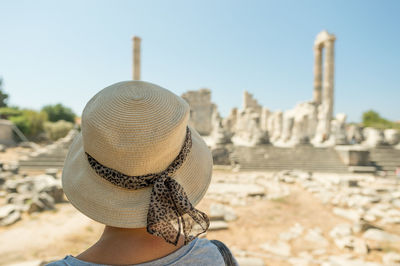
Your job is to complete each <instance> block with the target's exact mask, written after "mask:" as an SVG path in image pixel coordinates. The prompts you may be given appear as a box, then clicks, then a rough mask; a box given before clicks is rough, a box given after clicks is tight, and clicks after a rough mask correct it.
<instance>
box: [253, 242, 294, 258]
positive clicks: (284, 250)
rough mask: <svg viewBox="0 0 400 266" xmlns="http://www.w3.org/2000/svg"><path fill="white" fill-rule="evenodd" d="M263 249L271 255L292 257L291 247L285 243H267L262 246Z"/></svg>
mask: <svg viewBox="0 0 400 266" xmlns="http://www.w3.org/2000/svg"><path fill="white" fill-rule="evenodd" d="M260 248H261V249H263V250H265V251H268V252H270V253H273V254H276V255H280V256H285V257H289V256H290V255H291V247H290V245H289V244H288V243H286V242H283V241H278V242H275V243H272V242H266V243H264V244H262V245H261V246H260Z"/></svg>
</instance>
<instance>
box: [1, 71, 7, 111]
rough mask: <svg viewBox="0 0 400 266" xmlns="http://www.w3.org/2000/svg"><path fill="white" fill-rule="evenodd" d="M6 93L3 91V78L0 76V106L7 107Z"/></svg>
mask: <svg viewBox="0 0 400 266" xmlns="http://www.w3.org/2000/svg"><path fill="white" fill-rule="evenodd" d="M7 101H8V94H7V93H5V92H3V79H1V78H0V107H7Z"/></svg>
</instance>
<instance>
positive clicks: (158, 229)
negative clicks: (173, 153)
mask: <svg viewBox="0 0 400 266" xmlns="http://www.w3.org/2000/svg"><path fill="white" fill-rule="evenodd" d="M191 147H192V138H191V133H190V129H189V127H187V128H186V137H185V142H184V144H183V146H182V149H181V151H180V152H179V154H178V156H177V157H176V158H175V160H174V161H173V162H172V163H171V164H170V165H169V166H168V167H167V168H166V169H165V170H164V171H162V172H160V173H157V174H146V175H141V176H128V175H125V174H123V173H121V172H118V171H117V170H114V169H111V168H108V167H107V166H104V165H102V164H101V163H99V162H98V161H96V159H94V158H93V157H92V156H90V155H89V154H88V153H86V156H87V158H88V161H89V164H90V166H91V167H92V168H93V170H95V172H96V173H97V174H98V175H99V176H101V177H102V178H104V179H105V180H107V181H109V182H110V183H112V184H114V185H116V186H119V187H122V188H127V189H141V188H145V187H148V186H151V185H152V186H153V188H152V191H151V196H150V204H149V210H148V212H147V232H149V233H150V234H153V235H156V236H159V237H162V238H163V239H164V240H165V241H167V242H168V243H170V244H173V245H175V246H176V245H177V244H178V240H179V237H180V236H181V235H183V237H184V242H185V245H186V244H187V243H189V242H190V241H192V240H193V239H194V238H196V237H197V236H198V235H200V234H202V233H204V232H205V231H206V230H207V229H208V227H209V225H210V221H209V219H208V217H207V215H206V214H205V213H203V212H201V211H199V210H197V209H196V208H194V207H193V205H192V204H191V203H190V201H189V199H188V197H187V195H186V193H185V191H184V190H183V187H182V186H181V185H180V184H179V183H178V182H176V181H175V180H174V179H173V178H172V177H171V176H172V174H174V173H175V172H176V170H178V169H179V168H180V167H181V165H182V163H183V162H184V161H185V159H186V157H187V155H188V153H189V152H190V149H191Z"/></svg>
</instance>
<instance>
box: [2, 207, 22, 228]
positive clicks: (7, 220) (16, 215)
mask: <svg viewBox="0 0 400 266" xmlns="http://www.w3.org/2000/svg"><path fill="white" fill-rule="evenodd" d="M20 219H21V212H20V211H18V210H16V211H13V212H12V213H10V214H9V215H8V216H6V217H4V218H3V219H1V220H0V226H8V225H12V224H14V223H16V222H17V221H19V220H20Z"/></svg>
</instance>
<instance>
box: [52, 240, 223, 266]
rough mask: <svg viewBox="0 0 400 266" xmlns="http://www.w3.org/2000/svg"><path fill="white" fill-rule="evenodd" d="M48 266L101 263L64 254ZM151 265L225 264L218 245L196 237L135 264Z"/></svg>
mask: <svg viewBox="0 0 400 266" xmlns="http://www.w3.org/2000/svg"><path fill="white" fill-rule="evenodd" d="M47 265H49V266H89V265H95V266H99V265H103V264H95V263H89V262H85V261H81V260H79V259H77V258H75V257H73V256H66V257H65V258H64V259H62V260H58V261H54V262H52V263H49V264H47ZM151 265H170V266H175V265H199V266H201V265H215V266H220V265H221V266H223V265H225V262H224V258H223V257H222V255H221V252H220V251H219V249H218V247H217V246H216V245H215V244H213V243H212V242H211V241H210V240H208V239H203V238H196V239H195V240H193V241H192V242H191V243H189V244H188V245H186V246H183V247H182V248H180V249H178V250H177V251H175V252H173V253H171V254H169V255H167V256H165V257H163V258H160V259H156V260H154V261H150V262H146V263H141V264H137V266H151Z"/></svg>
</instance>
